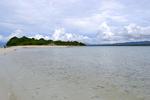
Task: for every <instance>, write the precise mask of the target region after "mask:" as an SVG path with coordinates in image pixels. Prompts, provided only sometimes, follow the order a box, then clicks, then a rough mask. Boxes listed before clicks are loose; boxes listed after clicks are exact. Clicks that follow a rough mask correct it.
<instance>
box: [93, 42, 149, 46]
mask: <svg viewBox="0 0 150 100" xmlns="http://www.w3.org/2000/svg"><path fill="white" fill-rule="evenodd" d="M90 46H150V41H137V42H124V43H114V44H96V45H90Z"/></svg>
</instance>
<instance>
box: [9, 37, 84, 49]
mask: <svg viewBox="0 0 150 100" xmlns="http://www.w3.org/2000/svg"><path fill="white" fill-rule="evenodd" d="M24 45H60V46H85V44H84V43H82V42H78V41H61V40H57V41H54V40H45V39H43V38H41V39H35V38H28V37H26V36H23V37H21V38H18V37H12V38H11V39H9V40H8V42H7V43H6V46H7V47H9V46H24Z"/></svg>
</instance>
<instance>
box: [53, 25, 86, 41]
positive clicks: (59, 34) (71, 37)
mask: <svg viewBox="0 0 150 100" xmlns="http://www.w3.org/2000/svg"><path fill="white" fill-rule="evenodd" d="M52 39H53V40H63V41H80V42H87V41H88V39H89V37H88V36H83V35H79V34H74V33H67V32H65V29H64V28H59V29H56V30H55V31H54V33H53V35H52Z"/></svg>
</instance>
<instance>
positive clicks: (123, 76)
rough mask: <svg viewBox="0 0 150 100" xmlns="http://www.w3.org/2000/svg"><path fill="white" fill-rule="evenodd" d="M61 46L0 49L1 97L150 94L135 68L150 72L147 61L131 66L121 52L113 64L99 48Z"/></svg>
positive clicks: (41, 99)
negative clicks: (146, 67) (140, 66)
mask: <svg viewBox="0 0 150 100" xmlns="http://www.w3.org/2000/svg"><path fill="white" fill-rule="evenodd" d="M52 47H53V46H52ZM62 47H64V46H62ZM62 47H60V46H55V47H54V48H47V46H42V47H41V46H40V47H39V46H23V47H22V46H19V47H11V48H5V49H4V48H3V49H0V52H1V55H0V80H1V82H0V100H149V98H150V95H148V94H149V92H150V91H149V89H148V88H149V87H148V86H149V84H148V82H149V80H144V79H146V77H145V76H144V75H143V76H142V74H141V75H138V73H139V72H138V71H135V69H138V70H139V71H140V73H149V71H148V69H145V70H144V69H143V67H144V66H146V65H144V66H143V67H142V68H138V67H137V66H133V65H132V63H133V61H132V60H131V59H130V58H129V62H128V64H126V65H124V63H122V61H125V60H124V58H126V57H127V56H126V54H125V55H123V54H122V55H121V56H120V55H118V56H119V57H122V56H124V57H123V60H118V61H117V64H118V65H119V66H117V64H116V63H112V62H111V59H110V58H111V57H110V56H108V57H109V58H107V56H106V55H110V54H111V53H110V51H109V50H108V52H107V51H106V49H104V51H105V52H107V53H106V54H104V51H100V50H102V48H101V49H98V50H97V53H95V50H94V52H93V49H92V48H83V47H79V48H62ZM95 49H96V48H95ZM136 50H137V49H136ZM98 51H100V53H99V52H98ZM137 51H138V50H137ZM101 52H102V53H101ZM144 52H145V51H144ZM2 53H3V54H2ZM4 53H5V55H4ZM131 54H133V53H131ZM104 55H105V56H104ZM100 56H102V57H100ZM144 57H146V56H144ZM131 58H132V57H131ZM105 59H107V60H105ZM145 59H146V58H145ZM113 60H114V59H113ZM130 60H131V62H130ZM134 60H135V59H134ZM102 61H103V62H102ZM113 62H115V60H114V61H113ZM144 63H145V64H146V62H144ZM138 64H142V63H141V62H138ZM110 65H112V67H111V66H110ZM120 66H121V68H120ZM128 66H129V67H128ZM131 66H133V67H131ZM131 68H133V69H131ZM128 69H130V70H128ZM118 70H119V71H118ZM143 71H144V72H143ZM131 73H134V74H133V75H132V77H131V76H130V74H131ZM136 74H137V76H134V75H136ZM128 75H129V76H130V77H131V78H130V77H128ZM147 75H148V74H147ZM140 78H142V80H141V79H140ZM143 78H144V79H143Z"/></svg>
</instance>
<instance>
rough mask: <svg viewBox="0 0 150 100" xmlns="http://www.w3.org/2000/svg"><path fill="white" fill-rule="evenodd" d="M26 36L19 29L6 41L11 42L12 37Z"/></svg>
mask: <svg viewBox="0 0 150 100" xmlns="http://www.w3.org/2000/svg"><path fill="white" fill-rule="evenodd" d="M24 35H25V34H24V33H23V31H22V30H21V29H17V30H15V31H14V32H13V33H11V34H10V35H9V36H8V37H7V38H6V39H7V40H9V39H10V38H12V37H15V36H16V37H22V36H24Z"/></svg>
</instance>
